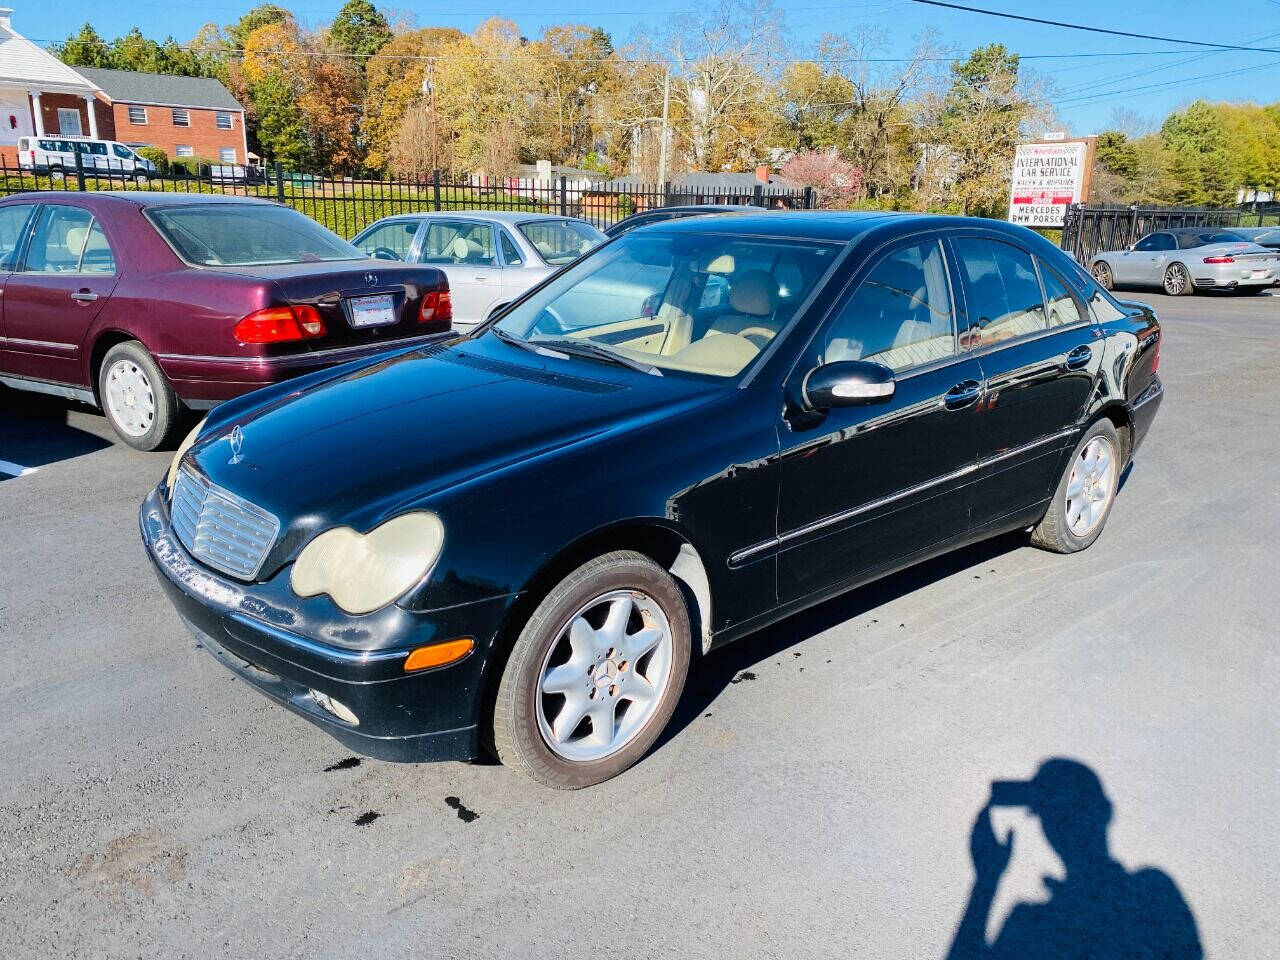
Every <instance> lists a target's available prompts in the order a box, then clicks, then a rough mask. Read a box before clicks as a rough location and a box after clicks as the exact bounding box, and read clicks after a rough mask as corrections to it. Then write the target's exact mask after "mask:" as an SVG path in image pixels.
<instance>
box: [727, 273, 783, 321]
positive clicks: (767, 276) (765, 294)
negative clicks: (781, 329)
mask: <svg viewBox="0 0 1280 960" xmlns="http://www.w3.org/2000/svg"><path fill="white" fill-rule="evenodd" d="M729 306H731V307H733V309H734V310H736V311H738V313H745V314H747V315H748V316H751V317H771V316H773V312H774V311H775V310H777V309H778V281H776V280H774V279H773V274H771V273H766V272H765V271H764V270H748V271H747V272H746V273H744V274H743V275H742V276H740V277H738V279H736V280H734V281H733V286H732V287H730V288H729Z"/></svg>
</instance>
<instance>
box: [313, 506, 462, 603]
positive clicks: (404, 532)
mask: <svg viewBox="0 0 1280 960" xmlns="http://www.w3.org/2000/svg"><path fill="white" fill-rule="evenodd" d="M443 546H444V524H442V523H441V522H440V518H439V517H437V516H436V515H435V514H434V513H425V512H421V513H406V514H404V515H403V516H400V517H396V518H395V519H394V520H388V521H387V522H386V523H384V524H382V525H381V526H379V527H375V528H374V529H372V530H370V531H369V532H368V533H365V534H361V533H357V532H356V531H355V530H352V529H351V528H350V527H335V528H334V529H332V530H326V531H325V532H324V533H322V534H320V536H318V537H316V538H315V539H314V540H312V541H311V542H310V543H308V544H307V545H306V547H304V548H303V551H302V553H301V554H299V555H298V559H297V560H296V561H295V562H294V564H293V573H292V574H291V576H290V581H289V582H290V584H291V585H292V587H293V592H294V593H296V594H297V595H298V596H300V597H314V596H315V595H316V594H320V593H327V594H328V595H329V596H330V597H332V598H333V602H334V603H336V604H337V605H338V606H340V607H341V608H342V609H343V610H345V611H346V612H347V613H371V612H373V611H374V610H377V609H378V608H379V607H385V606H386V605H387V604H388V603H390V602H391V601H392V600H395V599H396V598H397V597H398V596H400V595H401V594H402V593H404V592H405V591H407V590H408V589H409V588H410V587H412V586H413V585H414V584H415V583H417V582H418V581H419V580H421V579H422V578H423V577H425V576H426V575H427V571H428V570H430V569H431V565H432V564H433V563H435V562H436V558H437V557H439V556H440V550H441V548H442V547H443Z"/></svg>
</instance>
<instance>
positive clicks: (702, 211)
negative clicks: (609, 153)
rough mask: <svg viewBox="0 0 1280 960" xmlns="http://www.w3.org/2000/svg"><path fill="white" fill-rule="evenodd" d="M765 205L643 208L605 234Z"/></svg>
mask: <svg viewBox="0 0 1280 960" xmlns="http://www.w3.org/2000/svg"><path fill="white" fill-rule="evenodd" d="M763 209H764V208H763V207H757V206H755V205H754V204H753V205H751V206H743V205H741V204H733V203H703V204H691V205H689V206H682V207H658V208H657V209H654V210H641V211H640V212H639V213H633V214H631V216H629V217H623V218H622V219H621V220H619V221H618V222H617V223H615V224H614V225H613V226H611V227H606V228H605V231H604V233H605V236H607V237H608V238H609V239H611V240H612V239H613V238H614V237H620V236H622V235H623V234H624V233H630V232H631V231H632V230H634V229H635V228H636V227H647V226H649V224H651V223H662V222H663V221H664V220H680V219H683V218H684V217H704V216H707V215H708V214H712V213H759V212H760V211H761V210H763Z"/></svg>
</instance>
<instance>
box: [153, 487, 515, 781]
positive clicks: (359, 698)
mask: <svg viewBox="0 0 1280 960" xmlns="http://www.w3.org/2000/svg"><path fill="white" fill-rule="evenodd" d="M139 524H140V526H141V530H142V541H143V544H144V546H145V547H146V550H147V556H148V557H149V558H150V560H151V563H152V565H153V566H154V567H155V569H156V574H157V576H158V577H159V580H160V585H161V586H162V587H163V588H164V591H165V593H166V595H167V596H168V597H169V600H170V601H171V602H172V603H173V605H174V607H176V608H177V611H178V616H179V617H181V619H182V621H183V623H185V624H186V625H187V627H188V629H190V630H191V632H192V634H193V635H194V636H195V637H196V639H197V640H198V641H199V642H200V644H201V645H202V646H203V647H204V648H205V649H206V650H207V651H208V652H209V653H211V654H212V655H213V656H214V657H215V658H216V659H217V660H219V661H220V662H221V663H222V664H223V665H224V666H226V667H228V668H229V669H230V670H231V671H232V672H233V673H235V674H236V675H237V676H239V677H240V678H241V679H242V680H244V681H245V682H246V683H249V684H250V685H252V686H253V687H255V688H256V689H257V690H259V691H260V692H262V693H263V694H265V695H266V696H268V697H270V698H271V699H273V700H275V701H276V702H277V703H280V704H281V705H282V706H285V707H287V708H288V709H290V710H292V711H293V712H294V713H296V714H298V715H299V716H301V717H304V718H305V719H307V720H309V721H311V722H312V723H314V724H315V725H316V726H318V727H320V728H321V729H322V730H324V731H325V732H326V733H328V734H329V735H330V736H332V737H334V738H335V739H337V740H339V741H341V742H342V743H343V744H345V745H347V746H348V747H350V748H351V749H352V750H354V751H356V752H357V753H361V754H363V755H365V756H369V757H375V758H378V759H381V760H393V761H402V762H416V761H425V760H467V759H470V758H472V757H474V756H476V754H477V751H478V739H477V723H478V718H479V706H480V693H481V690H482V689H483V680H484V663H485V660H486V659H487V657H488V655H489V653H490V652H491V650H492V646H493V641H494V639H495V637H496V636H497V633H498V630H499V628H500V625H501V622H502V619H503V617H504V616H505V614H506V611H507V609H508V607H509V604H510V602H511V600H512V599H513V598H511V597H507V596H499V597H492V598H489V599H485V600H479V601H475V602H472V603H466V604H462V605H459V606H454V607H449V608H447V609H444V610H437V611H425V612H420V613H418V612H409V611H406V610H403V609H401V608H400V607H397V606H395V605H391V606H389V607H386V608H384V609H382V610H379V611H376V612H374V613H372V614H369V615H367V616H360V617H357V616H351V615H348V614H346V613H344V612H343V611H342V610H340V609H339V608H338V607H336V606H335V605H334V604H333V603H332V602H331V601H330V600H329V599H328V598H327V597H323V596H321V597H312V598H309V599H306V600H304V599H302V598H298V597H296V596H293V595H292V592H291V591H289V588H288V576H289V568H288V567H286V568H285V569H284V570H282V571H281V572H279V573H278V574H276V576H275V577H274V578H272V580H270V581H267V582H265V583H255V584H244V583H239V582H238V581H235V580H231V579H229V578H225V577H222V576H221V575H219V574H217V573H214V572H213V571H212V570H210V569H208V568H207V567H204V566H202V565H201V564H200V563H198V562H197V561H196V560H194V559H192V557H191V556H190V555H189V554H188V553H187V552H186V550H185V549H184V548H183V546H182V544H181V543H180V542H179V541H178V538H177V536H176V535H175V534H174V533H173V529H172V527H171V526H170V522H169V511H168V506H167V504H166V503H165V500H164V497H163V496H162V495H161V488H156V489H155V490H153V491H152V492H151V494H150V495H149V496H148V497H147V499H146V500H145V501H144V502H143V504H142V508H141V511H140V515H139ZM463 636H470V637H474V638H475V641H476V647H475V649H474V650H473V651H472V652H471V653H470V654H469V655H468V656H467V657H465V658H464V659H462V660H460V661H458V662H456V663H452V664H448V665H446V666H443V667H438V668H436V669H433V670H423V671H421V672H415V673H405V671H404V666H403V665H404V659H405V657H406V656H407V655H408V653H409V651H410V650H412V649H414V648H416V647H419V646H423V645H426V644H430V643H438V642H442V641H445V640H449V639H454V638H456V637H463ZM312 691H316V692H318V693H320V694H322V695H324V696H326V697H329V698H332V699H333V700H337V701H339V702H340V703H342V704H344V705H345V706H346V707H347V708H348V709H349V710H350V711H351V712H352V713H354V714H355V716H356V718H357V720H358V722H357V723H354V724H353V723H349V722H347V721H345V720H343V719H341V718H339V717H338V716H335V715H334V714H333V713H331V712H329V711H328V710H326V709H325V708H324V707H323V706H321V700H320V699H317V698H316V696H315V695H314V694H313V693H312Z"/></svg>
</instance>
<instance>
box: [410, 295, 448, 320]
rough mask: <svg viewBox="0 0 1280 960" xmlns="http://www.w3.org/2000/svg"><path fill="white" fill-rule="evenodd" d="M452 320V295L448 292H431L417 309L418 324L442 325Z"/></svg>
mask: <svg viewBox="0 0 1280 960" xmlns="http://www.w3.org/2000/svg"><path fill="white" fill-rule="evenodd" d="M452 319H453V294H451V293H450V292H449V291H448V290H432V291H431V292H430V293H428V294H427V295H426V296H425V297H423V298H422V306H420V307H418V322H419V323H443V322H444V321H446V320H452Z"/></svg>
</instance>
